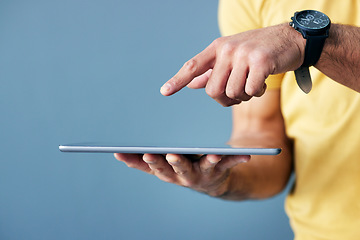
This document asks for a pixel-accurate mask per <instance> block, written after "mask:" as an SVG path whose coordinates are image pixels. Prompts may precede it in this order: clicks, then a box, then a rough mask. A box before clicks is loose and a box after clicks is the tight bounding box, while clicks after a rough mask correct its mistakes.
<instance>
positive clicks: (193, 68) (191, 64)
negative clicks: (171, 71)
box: [184, 58, 198, 74]
mask: <svg viewBox="0 0 360 240" xmlns="http://www.w3.org/2000/svg"><path fill="white" fill-rule="evenodd" d="M184 69H185V70H186V71H188V72H190V73H191V74H195V73H196V72H197V70H198V64H197V61H196V60H195V59H194V58H192V59H190V60H189V61H187V62H186V63H185V64H184Z"/></svg>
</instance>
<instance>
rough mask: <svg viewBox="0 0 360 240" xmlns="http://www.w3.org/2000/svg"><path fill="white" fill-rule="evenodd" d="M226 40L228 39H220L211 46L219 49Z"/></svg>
mask: <svg viewBox="0 0 360 240" xmlns="http://www.w3.org/2000/svg"><path fill="white" fill-rule="evenodd" d="M224 39H226V37H219V38H216V39H215V40H214V41H213V42H212V43H211V45H212V46H214V47H215V48H217V47H219V46H221V45H222V43H223V42H224Z"/></svg>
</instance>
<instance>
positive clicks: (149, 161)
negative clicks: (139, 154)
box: [143, 155, 154, 163]
mask: <svg viewBox="0 0 360 240" xmlns="http://www.w3.org/2000/svg"><path fill="white" fill-rule="evenodd" d="M143 161H144V162H146V163H154V161H152V160H151V159H149V157H148V156H147V155H144V156H143Z"/></svg>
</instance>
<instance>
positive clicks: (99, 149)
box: [59, 145, 281, 155]
mask: <svg viewBox="0 0 360 240" xmlns="http://www.w3.org/2000/svg"><path fill="white" fill-rule="evenodd" d="M59 150H60V151H62V152H82V153H134V154H145V153H151V154H167V153H173V154H185V155H194V154H201V155H204V154H215V155H277V154H280V152H281V149H280V148H232V147H162V146H156V147H154V146H116V145H60V146H59Z"/></svg>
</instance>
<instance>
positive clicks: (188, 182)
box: [182, 179, 195, 188]
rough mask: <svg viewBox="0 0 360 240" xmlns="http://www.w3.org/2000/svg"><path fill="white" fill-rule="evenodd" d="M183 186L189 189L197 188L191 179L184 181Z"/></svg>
mask: <svg viewBox="0 0 360 240" xmlns="http://www.w3.org/2000/svg"><path fill="white" fill-rule="evenodd" d="M182 185H183V186H184V187H187V188H193V187H194V186H195V182H194V181H193V180H190V179H185V180H183V182H182Z"/></svg>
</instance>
